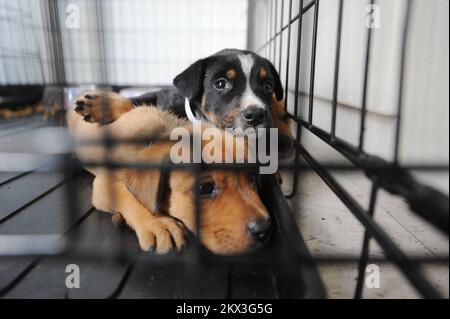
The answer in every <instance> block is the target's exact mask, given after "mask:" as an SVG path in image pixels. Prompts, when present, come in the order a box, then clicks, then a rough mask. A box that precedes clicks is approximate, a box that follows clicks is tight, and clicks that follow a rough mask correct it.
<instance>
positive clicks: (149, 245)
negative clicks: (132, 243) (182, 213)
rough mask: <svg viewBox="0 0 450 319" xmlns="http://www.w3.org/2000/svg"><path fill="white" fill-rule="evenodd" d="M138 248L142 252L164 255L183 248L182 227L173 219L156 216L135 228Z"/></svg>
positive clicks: (184, 240) (184, 241)
mask: <svg viewBox="0 0 450 319" xmlns="http://www.w3.org/2000/svg"><path fill="white" fill-rule="evenodd" d="M136 235H137V237H138V241H139V246H140V247H141V249H142V250H144V251H151V250H155V251H156V253H157V254H166V253H168V252H170V251H172V250H180V249H182V248H183V247H184V245H185V243H186V239H185V236H184V226H183V225H182V224H181V223H180V222H178V221H176V220H175V219H173V218H170V217H166V216H158V217H155V218H153V219H151V220H150V221H147V222H146V223H144V224H142V225H139V226H137V227H136Z"/></svg>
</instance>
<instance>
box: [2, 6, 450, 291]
mask: <svg viewBox="0 0 450 319" xmlns="http://www.w3.org/2000/svg"><path fill="white" fill-rule="evenodd" d="M349 2H350V1H349V0H338V1H336V2H335V4H334V5H333V10H331V11H332V12H333V14H334V16H335V17H336V28H335V29H333V30H332V31H331V32H333V34H334V35H333V37H334V36H335V46H334V47H335V50H334V51H333V72H332V73H330V74H328V76H329V77H330V79H332V101H331V107H330V108H329V111H328V113H326V114H327V116H328V119H329V122H330V129H329V130H328V129H324V128H323V127H322V126H319V125H316V123H315V117H314V114H315V113H314V111H315V103H316V101H317V99H316V94H315V89H316V88H315V84H316V81H315V80H316V68H317V59H316V56H317V54H318V51H317V50H318V46H317V42H318V28H319V16H320V12H322V11H323V10H324V6H331V5H330V2H329V1H325V0H311V1H303V0H298V1H295V0H278V1H277V0H250V1H249V2H248V9H247V8H246V10H247V12H248V26H246V27H247V39H246V41H247V46H248V48H249V49H250V50H253V51H254V52H256V53H258V54H260V55H262V56H264V57H266V58H267V59H269V60H270V61H271V62H272V63H273V64H274V65H275V67H276V68H277V69H278V70H280V74H281V76H282V78H283V82H284V83H283V84H284V87H285V91H286V92H287V93H286V110H287V114H288V116H289V117H290V118H291V119H292V121H293V123H294V124H295V125H294V129H295V136H296V145H295V146H296V147H295V154H294V159H293V161H292V162H290V163H283V164H281V165H280V170H281V171H283V172H286V173H291V174H292V181H291V183H289V184H290V185H288V186H291V188H290V189H289V190H288V193H287V194H283V192H282V190H281V188H280V186H279V185H278V183H277V181H276V179H275V177H273V176H265V177H263V182H262V187H261V189H260V190H259V191H260V194H261V197H262V198H263V199H264V204H265V205H266V207H267V208H268V210H269V211H270V213H271V216H272V217H273V219H274V222H275V225H276V227H275V234H274V236H273V238H272V240H271V242H270V243H269V244H268V245H267V247H266V248H265V249H264V250H263V251H260V252H258V253H255V254H252V255H251V256H248V255H243V256H216V255H213V254H211V253H209V252H207V251H205V250H204V249H203V248H202V247H201V246H199V245H198V244H197V243H196V242H195V241H191V243H190V246H189V249H187V250H186V251H184V252H182V253H180V254H177V255H170V256H155V255H150V254H143V253H140V252H139V249H138V247H137V244H136V241H135V239H134V237H133V234H132V233H131V232H130V231H129V230H127V229H124V228H120V227H119V228H117V227H115V226H113V225H112V224H111V222H110V221H109V219H107V218H106V216H105V214H102V213H101V212H97V211H96V210H95V209H94V208H93V207H92V206H91V203H90V202H89V193H90V191H91V186H90V185H91V184H92V183H91V182H92V180H91V178H90V177H89V176H87V174H85V173H83V172H82V170H81V165H80V164H81V163H79V162H77V161H76V160H74V159H73V158H72V156H71V153H70V151H69V150H67V149H65V147H67V146H64V145H66V144H65V140H64V138H63V137H60V136H58V135H57V134H56V133H54V131H45V130H44V131H42V132H40V133H36V134H33V135H36V136H35V137H34V138H33V141H29V140H26V139H24V138H20V136H19V137H17V138H16V137H15V136H14V135H16V134H20V133H22V132H27V131H34V129H38V128H47V126H49V123H48V122H47V123H43V122H42V121H41V120H40V119H39V118H37V117H31V118H27V119H13V120H2V122H0V125H1V126H0V139H3V140H4V142H2V141H1V140H0V147H1V148H3V150H2V153H3V154H2V161H3V162H15V161H17V163H19V164H20V163H22V162H26V164H28V165H31V166H32V165H38V166H36V167H38V168H36V169H32V170H31V169H30V170H26V171H21V172H8V173H1V175H0V178H1V179H0V199H1V200H2V206H3V208H2V209H1V210H0V261H1V263H0V297H3V298H14V297H23V296H25V297H42V296H45V297H60V298H64V297H70V298H77V297H82V298H84V297H96V298H139V297H140V298H183V297H184V298H186V297H188V298H190V297H194V298H195V297H216V298H249V297H254V298H324V297H326V292H325V287H324V284H323V281H322V279H321V276H320V275H319V271H318V268H317V264H322V263H345V262H351V261H356V262H357V263H358V275H357V281H356V285H355V291H354V297H355V298H361V297H362V296H363V287H364V280H365V270H366V267H367V265H368V263H369V262H379V263H393V264H395V265H396V266H397V267H398V269H399V270H400V271H401V273H402V274H403V275H404V276H405V277H406V278H407V279H408V280H409V282H410V283H411V284H412V285H413V286H414V287H415V289H417V291H418V292H419V293H420V294H421V295H422V296H424V297H427V298H440V297H442V296H441V294H440V292H438V290H437V289H436V288H435V287H434V286H433V284H432V283H431V282H430V281H429V280H428V278H427V277H426V276H425V275H424V274H423V271H422V270H421V268H420V265H422V264H426V263H434V262H436V258H423V257H417V256H409V254H407V253H405V252H404V250H403V249H402V248H400V247H399V245H398V244H397V243H396V242H395V241H394V240H393V239H392V234H390V233H389V232H387V231H386V230H385V229H384V228H383V227H382V226H380V224H379V222H377V221H375V216H374V215H375V214H374V213H375V209H376V207H377V203H378V201H377V195H378V194H379V192H380V191H381V190H385V191H387V192H389V193H392V194H394V195H395V196H398V197H400V198H403V199H404V200H405V201H407V202H408V204H409V208H410V210H411V212H413V213H415V214H417V215H418V216H420V217H421V218H423V219H424V220H426V221H427V222H428V223H429V224H430V225H432V227H433V229H436V231H441V232H443V233H444V234H445V235H446V236H448V230H449V229H448V225H449V220H448V216H449V212H448V201H449V200H448V196H447V195H445V194H443V193H442V192H440V191H438V190H436V189H434V188H432V187H430V186H427V185H425V184H424V183H422V182H419V181H418V179H417V178H415V177H414V175H413V174H412V173H411V172H412V171H423V172H448V163H438V164H436V163H433V164H428V163H427V164H424V163H419V164H404V163H403V162H402V161H401V160H400V147H401V132H402V130H401V128H402V123H403V115H402V114H403V113H402V111H403V108H404V103H405V102H404V97H403V91H404V79H405V72H404V70H405V63H406V59H407V54H408V50H407V41H408V32H409V31H410V28H411V21H410V16H411V11H412V10H414V9H415V8H414V6H415V2H414V1H406V2H405V3H406V4H405V7H404V8H405V10H404V12H403V15H402V16H403V18H402V21H401V25H402V27H401V39H400V43H399V46H400V50H399V52H400V53H399V55H400V56H399V60H398V61H399V64H398V65H397V66H396V68H398V70H399V72H398V81H397V82H396V83H397V86H396V88H395V91H396V92H397V100H396V112H395V134H394V144H393V145H394V150H393V157H392V160H387V159H386V158H385V157H383V156H378V155H374V154H372V153H371V152H370V151H368V150H367V148H366V135H365V134H366V131H367V130H366V126H367V121H368V120H367V118H368V114H369V113H370V107H369V103H368V101H369V99H368V96H369V89H370V88H371V86H370V85H369V84H370V83H369V80H370V79H371V72H373V67H374V66H373V64H374V61H376V60H375V59H373V56H372V54H373V51H372V47H373V41H374V35H373V32H374V31H373V29H372V28H365V27H364V26H362V27H361V29H362V30H363V31H364V39H365V41H364V46H363V47H364V52H363V55H364V66H363V75H362V79H363V81H362V83H361V86H362V95H361V101H360V102H361V103H360V106H359V109H358V114H359V117H358V118H357V121H356V123H354V124H353V125H356V126H357V127H358V137H357V143H356V144H354V143H350V142H348V141H347V140H345V139H343V138H341V137H340V136H339V132H338V122H337V121H338V120H337V119H338V117H339V113H340V96H339V92H340V91H339V86H340V84H341V78H340V72H341V69H340V67H341V64H342V46H341V43H342V37H343V36H345V34H344V33H343V30H344V29H343V23H344V21H345V19H344V16H345V12H346V10H347V6H348V5H349ZM18 3H19V4H22V2H21V1H19V2H18ZM115 3H116V2H115ZM376 4H377V2H376V1H368V2H367V3H366V4H365V5H369V6H370V5H372V6H373V5H376ZM34 5H37V6H39V7H40V9H41V10H42V12H44V15H43V16H42V21H47V22H45V24H44V27H42V29H40V33H39V35H38V37H37V38H34V39H33V38H31V39H30V38H27V41H26V42H25V43H26V44H27V46H26V47H25V49H23V50H21V51H20V52H19V51H18V50H16V51H14V50H12V49H6V48H3V46H2V51H1V54H2V55H1V56H2V58H3V61H6V62H11V61H17V63H19V64H20V63H22V62H26V63H27V64H26V65H27V66H29V67H28V68H24V69H23V72H24V73H23V74H24V78H23V79H19V80H18V81H11V77H12V76H13V73H14V70H17V69H18V68H19V69H20V67H18V66H17V65H16V64H15V63H11V64H8V63H4V64H5V65H4V66H3V70H4V71H5V73H4V78H2V82H1V83H2V84H5V85H4V88H5V89H6V88H11V87H14V88H15V89H16V90H18V91H19V92H21V93H19V95H18V97H19V98H21V97H23V98H29V97H30V95H31V94H26V93H24V92H27V91H26V90H28V89H30V88H33V90H37V91H38V93H37V94H36V97H35V98H34V99H30V101H31V102H35V101H39V100H41V99H42V96H43V95H44V94H43V91H41V93H39V89H42V90H43V88H44V87H45V86H47V87H48V86H52V87H53V88H54V89H55V91H56V93H55V92H53V95H54V96H57V98H56V99H51V102H50V104H56V105H57V106H59V105H61V104H62V103H64V100H63V98H62V93H63V91H62V90H63V89H64V88H68V87H70V86H74V85H80V84H83V85H87V84H95V85H96V86H97V87H100V88H112V89H113V90H116V91H118V90H119V89H121V88H124V87H128V86H142V85H144V84H145V83H144V82H139V81H138V83H130V82H126V83H124V82H122V81H121V80H120V76H118V74H121V73H120V71H118V70H119V69H116V71H110V69H109V68H108V65H110V64H114V63H116V64H118V63H120V58H119V57H117V56H115V57H114V56H111V53H110V52H111V49H112V48H111V47H110V46H109V44H108V39H110V37H111V36H113V34H115V33H119V34H121V36H123V38H122V39H126V38H127V37H130V36H131V35H130V34H132V33H133V32H135V31H136V30H131V31H130V30H128V31H126V29H127V25H126V22H123V24H122V25H120V28H118V29H111V28H109V24H110V23H112V22H111V21H113V13H112V11H111V9H110V8H109V6H108V4H107V2H105V1H90V2H89V4H88V5H89V6H90V8H91V9H92V11H93V12H95V13H96V14H97V18H95V16H96V15H95V14H94V15H93V18H92V17H88V18H87V19H88V20H89V19H91V18H92V21H91V22H90V23H91V24H90V28H88V30H87V32H91V33H93V34H95V39H91V40H90V41H92V42H90V45H91V46H92V47H93V48H95V50H93V51H95V53H94V55H91V56H88V57H85V60H84V61H77V59H76V58H74V57H73V56H70V58H69V59H67V52H65V51H66V50H69V51H72V50H76V49H77V45H76V44H77V42H76V39H75V38H71V37H70V36H68V35H67V30H62V21H63V19H62V17H61V16H63V15H64V11H63V9H64V8H65V6H66V5H67V3H65V2H64V3H63V4H61V3H59V4H58V3H57V2H56V1H54V0H47V1H41V2H39V3H37V2H36V3H34ZM115 5H117V6H119V7H120V4H119V2H117V3H116V4H115ZM9 6H10V5H9V4H6V2H2V3H1V4H0V8H2V9H3V10H4V13H5V14H4V15H3V16H0V22H2V23H4V24H5V25H6V26H8V27H9V26H11V25H13V24H18V25H21V26H22V27H24V30H31V28H33V25H32V24H31V23H30V21H31V20H30V19H28V18H29V16H27V14H24V11H23V10H21V9H20V8H21V7H20V6H19V7H15V9H14V8H13V10H12V11H10V9H11V8H9ZM335 9H336V10H335ZM14 10H16V13H6V11H8V12H13V11H14ZM307 15H308V16H309V18H308V19H307V18H305V17H306V16H307ZM237 20H238V19H237ZM236 23H237V22H236ZM34 27H36V28H38V27H37V26H34ZM306 28H308V29H309V30H310V32H311V39H310V42H308V43H309V44H308V46H306V45H305V43H307V41H309V39H306V37H304V36H303V35H304V30H305V29H306ZM144 31H145V32H151V30H141V32H144ZM329 32H330V31H329ZM24 34H25V35H26V37H28V36H29V35H30V34H33V33H32V32H29V31H24ZM78 40H80V39H78ZM123 41H125V40H123ZM42 42H44V43H46V45H44V47H45V48H46V50H45V54H44V56H43V55H42V54H41V53H39V52H40V51H39V45H42ZM33 43H34V44H33ZM64 43H65V44H67V43H69V44H70V45H69V47H68V48H65V47H64V45H63V44H64ZM219 44H220V43H219ZM305 47H307V48H308V49H309V50H310V52H308V54H307V55H305V53H304V50H305V49H304V48H305ZM143 49H148V48H143ZM197 58H200V57H197ZM8 59H9V60H8ZM175 59H178V60H179V59H180V58H179V57H178V58H175ZM77 63H81V64H78V67H81V65H83V64H82V63H88V64H89V66H88V68H87V69H86V72H85V73H88V74H89V72H92V68H94V72H92V74H94V75H95V76H94V77H91V78H89V77H87V78H80V77H79V76H82V74H83V72H80V71H79V70H78V69H77ZM142 63H144V64H145V63H151V62H149V61H143V62H142ZM306 64H307V65H308V70H304V69H302V66H303V65H306ZM43 65H48V66H50V68H49V70H50V71H47V70H46V68H44V67H42V66H43ZM85 66H86V65H84V67H85ZM375 67H376V66H375ZM380 67H382V66H380ZM21 70H22V69H21ZM74 70H78V71H74ZM67 71H68V72H67ZM178 71H181V69H180V70H178ZM178 71H175V72H178ZM46 72H48V74H46ZM77 72H78V73H77ZM114 72H116V73H115V74H114ZM162 73H164V71H163V72H162ZM80 74H81V75H80ZM304 77H306V78H308V88H307V90H306V91H303V89H302V85H303V83H302V80H301V79H303V78H304ZM27 79H28V80H27ZM30 79H31V80H30ZM33 79H36V80H35V81H34V80H33ZM12 84H13V85H12ZM151 84H152V85H153V86H159V85H158V84H159V83H151ZM0 93H1V91H0ZM23 95H27V96H26V97H25V96H23ZM16 98H17V96H16ZM47 98H48V96H47ZM0 103H2V104H4V105H7V104H8V103H11V101H10V100H6V99H5V101H0ZM28 103H30V102H28ZM47 104H49V103H47ZM58 111H59V109H58ZM50 123H51V125H52V126H53V128H55V127H58V125H57V124H58V123H54V122H50ZM55 129H56V130H58V129H57V128H55ZM49 132H50V133H49ZM57 132H60V135H61V136H64V133H62V131H57ZM307 132H309V133H311V134H312V135H314V136H315V137H317V138H318V140H319V141H320V143H324V144H326V145H328V146H330V147H331V148H332V149H333V150H335V151H337V152H338V153H340V154H341V155H343V157H345V158H346V159H347V160H348V161H347V162H334V161H329V162H326V163H325V162H322V161H320V160H319V159H317V158H316V157H315V156H314V154H313V153H312V152H311V151H309V150H308V147H307V146H305V144H304V142H303V140H304V138H303V137H304V135H305V134H307ZM58 134H59V133H58ZM8 136H13V137H15V138H16V140H15V141H14V142H11V139H8ZM7 139H8V141H6V140H7ZM42 140H45V142H44V143H43V142H42ZM107 142H108V143H116V142H115V141H113V140H107ZM117 143H118V142H117ZM44 144H48V145H44ZM55 145H56V146H55ZM60 145H63V146H60ZM108 145H110V144H108ZM53 146H54V147H53ZM1 148H0V150H1ZM30 150H31V151H30ZM17 153H21V154H19V155H18V154H17ZM25 155H26V158H24V156H25ZM447 160H448V159H447ZM30 163H31V164H30ZM101 165H103V166H105V167H107V168H114V167H115V166H114V163H112V162H108V161H104V162H103V163H101ZM127 167H133V165H132V164H130V165H127ZM156 167H157V168H159V169H161V170H169V169H190V170H192V171H193V172H195V173H196V176H197V178H196V180H197V186H198V185H199V172H200V171H201V170H203V169H211V168H221V169H233V170H236V169H246V168H248V167H249V166H248V165H246V164H234V165H231V166H224V165H207V166H205V165H198V164H192V165H187V166H182V165H160V166H156ZM135 168H139V169H146V168H147V169H149V168H155V166H152V165H146V166H144V167H141V166H139V167H135ZM308 170H312V171H314V172H316V173H317V175H318V176H320V178H321V179H322V180H323V182H324V183H325V184H326V185H327V186H328V187H329V189H331V190H332V191H333V192H334V193H335V194H336V196H337V197H338V198H339V200H340V201H342V203H343V204H344V205H345V206H346V207H347V208H348V211H349V212H351V214H353V215H354V217H356V219H357V220H358V221H359V223H360V224H361V225H362V226H363V227H364V236H363V239H362V241H361V243H360V246H361V248H360V249H361V253H360V256H359V258H356V259H355V257H353V256H342V255H338V256H336V255H328V256H321V257H318V256H315V255H314V254H311V253H310V252H309V251H310V249H309V248H308V247H307V245H306V243H305V240H304V238H303V237H302V234H301V233H300V232H299V230H298V227H297V222H296V220H295V217H294V215H295V213H296V212H295V211H293V210H294V209H292V208H291V207H292V206H291V205H289V203H288V201H287V200H289V199H291V198H293V197H295V196H299V189H298V187H297V185H298V184H299V182H301V180H302V173H304V172H305V171H308ZM336 171H337V172H347V171H360V172H363V173H364V174H365V175H366V176H367V178H368V179H369V180H370V182H371V192H370V202H369V205H368V207H367V208H365V207H364V205H362V204H361V203H360V201H359V200H358V199H357V198H356V197H355V196H354V194H352V193H351V192H350V191H348V190H347V189H346V187H345V186H344V185H342V183H340V182H339V180H338V179H337V178H336V177H335V176H334V174H333V172H336ZM284 186H286V185H284ZM44 189H45V191H42V190H44ZM300 195H301V194H300ZM24 198H25V199H24ZM195 204H196V213H197V221H199V218H200V195H199V193H198V191H197V192H196V194H195ZM61 212H64V214H62V213H61ZM198 224H199V223H197V225H198ZM371 238H373V239H374V240H375V241H376V242H377V243H378V244H379V245H380V247H381V248H382V250H383V252H384V256H385V258H384V257H379V258H372V257H371V256H370V253H369V243H370V241H371ZM447 239H448V237H447ZM92 243H98V244H94V245H92ZM439 258H440V260H444V261H445V262H446V263H447V264H448V254H447V256H439ZM68 264H77V265H80V269H82V273H81V278H82V282H83V287H82V289H75V290H73V289H68V288H67V287H66V285H65V278H66V276H67V273H66V272H65V271H66V267H67V265H68Z"/></svg>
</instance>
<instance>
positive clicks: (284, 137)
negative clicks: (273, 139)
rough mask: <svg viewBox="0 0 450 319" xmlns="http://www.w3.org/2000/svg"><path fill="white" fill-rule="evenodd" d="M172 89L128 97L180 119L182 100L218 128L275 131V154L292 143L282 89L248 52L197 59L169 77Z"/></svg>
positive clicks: (269, 65) (262, 61)
mask: <svg viewBox="0 0 450 319" xmlns="http://www.w3.org/2000/svg"><path fill="white" fill-rule="evenodd" d="M173 84H174V86H175V87H174V88H169V89H163V90H160V91H157V92H152V93H147V94H144V95H142V96H139V97H137V98H134V99H132V101H133V103H134V104H136V105H139V104H144V103H147V104H148V103H150V104H153V105H157V106H159V107H161V108H164V109H167V110H170V111H172V112H174V113H175V114H177V115H178V116H180V117H186V113H185V105H184V100H185V98H188V99H189V101H190V105H191V108H192V111H193V113H194V114H195V115H196V116H197V117H199V118H202V119H203V120H206V121H208V122H210V123H213V124H215V125H216V126H218V127H220V128H241V129H243V130H245V129H247V128H249V127H253V128H255V129H257V128H260V127H277V128H278V129H279V151H280V153H287V152H289V151H290V150H291V148H292V145H293V138H292V134H291V130H290V120H289V118H288V117H287V116H286V112H285V109H284V100H283V87H282V85H281V81H280V76H279V75H278V72H277V71H276V69H275V67H274V66H273V65H272V63H270V61H268V60H267V59H265V58H263V57H261V56H259V55H257V54H256V53H253V52H251V51H244V50H237V49H224V50H222V51H219V52H217V53H216V54H214V55H212V56H209V57H207V58H204V59H201V60H199V61H197V62H195V63H194V64H192V65H191V66H189V67H188V68H187V69H186V70H184V71H183V72H182V73H180V74H179V75H178V76H176V77H175V79H174V81H173Z"/></svg>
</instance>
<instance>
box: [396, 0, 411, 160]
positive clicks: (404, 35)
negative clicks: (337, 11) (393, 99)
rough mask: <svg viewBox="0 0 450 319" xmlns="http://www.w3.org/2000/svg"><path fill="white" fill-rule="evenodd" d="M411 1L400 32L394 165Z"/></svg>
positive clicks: (399, 130)
mask: <svg viewBox="0 0 450 319" xmlns="http://www.w3.org/2000/svg"><path fill="white" fill-rule="evenodd" d="M411 7H412V0H411V1H407V2H406V12H405V18H404V19H405V20H404V22H403V30H402V43H401V49H400V54H401V56H400V70H399V82H398V83H399V84H398V101H397V123H396V129H395V149H394V163H396V164H397V163H398V156H399V154H398V153H399V147H400V133H401V118H402V108H403V86H404V82H405V79H404V75H405V63H406V46H407V41H408V29H409V20H410V16H411V10H412V9H411Z"/></svg>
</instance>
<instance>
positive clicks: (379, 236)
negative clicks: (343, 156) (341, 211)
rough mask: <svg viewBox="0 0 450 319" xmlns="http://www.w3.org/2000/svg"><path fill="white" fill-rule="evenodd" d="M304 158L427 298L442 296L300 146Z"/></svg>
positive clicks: (356, 203) (387, 255) (389, 257)
mask: <svg viewBox="0 0 450 319" xmlns="http://www.w3.org/2000/svg"><path fill="white" fill-rule="evenodd" d="M300 148H301V154H302V156H303V158H304V159H305V160H306V161H307V162H308V163H309V164H310V165H311V166H312V167H313V169H314V170H315V172H316V173H317V174H318V175H319V176H320V177H321V178H322V180H323V181H324V182H325V183H326V184H327V185H328V187H330V189H331V190H332V191H333V192H334V193H335V194H336V196H338V197H339V199H340V200H341V201H342V202H343V203H344V204H345V206H347V208H348V209H349V210H350V211H351V212H352V213H353V215H354V216H355V217H356V218H357V219H358V220H359V222H360V223H361V224H362V225H363V226H364V227H365V229H366V230H367V231H368V232H369V234H370V235H371V236H373V238H374V239H375V240H376V241H377V242H378V243H379V244H380V246H381V247H382V248H383V250H384V252H385V254H386V257H387V258H388V259H390V260H392V261H393V262H394V263H395V264H396V265H397V266H398V267H399V268H400V270H401V271H402V272H403V274H404V275H405V276H406V277H407V278H408V280H409V281H410V282H411V283H412V284H413V286H414V287H415V288H416V289H417V290H418V291H419V292H420V293H421V294H422V295H423V296H424V297H426V298H441V295H440V293H439V292H438V291H437V290H436V289H435V288H434V287H433V286H432V285H431V284H430V283H429V282H428V281H427V280H426V278H425V277H424V276H423V274H422V272H421V271H420V268H419V267H418V266H417V265H415V264H414V263H413V262H412V261H411V260H410V259H409V258H407V257H406V255H405V254H404V253H403V252H402V251H401V250H400V249H399V248H398V247H397V245H396V244H395V243H394V242H393V241H392V240H391V239H390V238H389V236H388V235H387V234H386V233H385V232H384V231H383V230H382V229H381V228H380V227H379V226H378V225H377V224H376V223H375V222H374V221H373V220H372V218H371V217H369V215H368V214H367V212H366V211H365V210H364V209H363V208H362V207H361V206H360V205H359V204H358V202H357V201H356V200H355V199H353V197H352V196H351V195H350V194H349V193H348V192H347V191H346V190H345V189H344V188H343V187H342V186H341V185H340V184H339V183H338V182H337V181H336V179H335V178H334V177H333V176H332V175H331V174H330V173H329V172H328V171H327V170H325V169H323V168H322V167H321V166H320V164H319V163H318V162H317V161H316V160H315V159H314V158H313V157H312V156H311V155H310V154H309V152H308V151H307V150H306V149H305V148H303V147H302V146H300Z"/></svg>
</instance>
